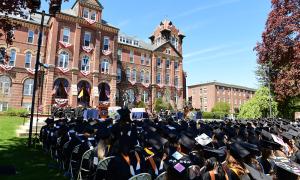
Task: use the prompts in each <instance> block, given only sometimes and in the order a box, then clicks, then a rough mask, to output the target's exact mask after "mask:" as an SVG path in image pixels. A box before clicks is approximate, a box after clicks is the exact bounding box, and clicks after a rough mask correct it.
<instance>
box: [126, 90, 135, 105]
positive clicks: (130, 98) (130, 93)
mask: <svg viewBox="0 0 300 180" xmlns="http://www.w3.org/2000/svg"><path fill="white" fill-rule="evenodd" d="M126 93H127V95H128V102H129V103H133V102H134V101H135V97H134V91H133V90H132V89H128V90H126Z"/></svg>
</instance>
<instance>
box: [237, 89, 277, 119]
mask: <svg viewBox="0 0 300 180" xmlns="http://www.w3.org/2000/svg"><path fill="white" fill-rule="evenodd" d="M271 106H272V117H275V116H277V114H278V109H277V106H278V105H277V102H276V101H274V99H273V98H272V99H271ZM268 115H269V89H268V88H267V87H264V86H262V87H261V88H259V89H258V90H257V91H256V92H255V94H254V97H253V98H252V99H250V100H249V101H248V102H246V103H245V104H243V105H242V106H241V109H240V112H239V115H238V118H240V119H256V118H262V117H268Z"/></svg>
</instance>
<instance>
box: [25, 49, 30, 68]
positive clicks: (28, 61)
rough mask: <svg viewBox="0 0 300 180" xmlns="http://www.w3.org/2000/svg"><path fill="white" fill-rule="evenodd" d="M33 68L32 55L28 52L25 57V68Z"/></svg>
mask: <svg viewBox="0 0 300 180" xmlns="http://www.w3.org/2000/svg"><path fill="white" fill-rule="evenodd" d="M30 67H31V53H30V52H27V53H26V55H25V68H30Z"/></svg>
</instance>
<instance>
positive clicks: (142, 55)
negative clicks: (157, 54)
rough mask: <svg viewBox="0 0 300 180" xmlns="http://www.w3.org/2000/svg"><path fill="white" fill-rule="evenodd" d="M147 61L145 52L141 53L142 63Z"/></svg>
mask: <svg viewBox="0 0 300 180" xmlns="http://www.w3.org/2000/svg"><path fill="white" fill-rule="evenodd" d="M144 63H145V54H143V53H142V54H141V64H144Z"/></svg>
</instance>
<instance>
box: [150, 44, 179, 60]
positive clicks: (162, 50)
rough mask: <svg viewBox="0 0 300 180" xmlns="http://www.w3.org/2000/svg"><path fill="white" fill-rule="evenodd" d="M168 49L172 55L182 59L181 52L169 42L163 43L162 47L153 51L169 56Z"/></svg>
mask: <svg viewBox="0 0 300 180" xmlns="http://www.w3.org/2000/svg"><path fill="white" fill-rule="evenodd" d="M167 49H169V50H170V51H171V52H170V55H172V56H177V57H181V58H182V55H181V54H180V52H179V51H178V50H177V49H176V48H175V47H174V46H173V45H172V44H171V43H170V42H169V41H168V42H165V43H163V44H162V45H160V46H158V47H156V48H155V49H154V50H153V51H155V52H161V53H164V54H167V53H166V50H167Z"/></svg>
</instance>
